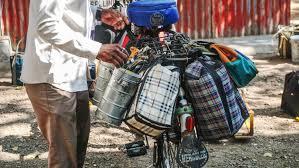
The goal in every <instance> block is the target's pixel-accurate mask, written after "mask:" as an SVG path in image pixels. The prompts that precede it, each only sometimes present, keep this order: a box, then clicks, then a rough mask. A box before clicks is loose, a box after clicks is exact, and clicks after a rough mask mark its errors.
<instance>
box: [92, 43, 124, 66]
mask: <svg viewBox="0 0 299 168" xmlns="http://www.w3.org/2000/svg"><path fill="white" fill-rule="evenodd" d="M97 59H99V60H102V61H104V62H108V63H112V64H114V65H115V66H116V67H117V68H119V67H121V66H122V65H123V64H124V63H126V62H127V60H128V53H127V52H126V50H124V49H123V48H122V47H121V46H120V45H118V44H103V45H102V47H101V49H100V51H99V54H98V56H97Z"/></svg>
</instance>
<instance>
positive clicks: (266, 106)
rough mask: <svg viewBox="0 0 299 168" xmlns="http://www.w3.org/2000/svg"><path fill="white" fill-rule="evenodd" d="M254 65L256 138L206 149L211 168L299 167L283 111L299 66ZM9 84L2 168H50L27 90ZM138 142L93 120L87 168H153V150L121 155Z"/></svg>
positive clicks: (298, 150)
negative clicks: (288, 81) (289, 76)
mask: <svg viewBox="0 0 299 168" xmlns="http://www.w3.org/2000/svg"><path fill="white" fill-rule="evenodd" d="M254 59H255V61H256V63H257V66H258V69H259V71H260V73H259V74H258V76H257V77H256V78H255V79H254V81H253V82H252V83H251V84H250V85H249V86H248V87H246V88H244V89H243V91H244V93H245V95H246V97H247V102H248V103H249V105H250V106H251V108H252V109H253V110H254V111H255V118H254V119H255V129H254V131H255V134H254V137H253V138H252V139H250V140H247V141H236V140H233V139H229V140H223V141H219V142H214V143H205V144H206V146H207V148H208V151H209V154H210V159H209V162H208V164H207V165H206V166H205V167H207V168H209V167H231V168H235V167H262V168H264V167H269V168H287V167H290V168H295V167H299V122H295V121H294V119H293V118H291V117H289V116H288V115H286V114H284V113H283V112H281V110H280V101H281V94H282V89H283V82H284V75H285V74H286V73H288V72H290V71H292V70H298V69H299V65H293V64H292V63H290V62H289V61H286V60H280V59H279V58H272V59H270V58H269V59H257V58H254ZM9 82H10V79H9V78H3V79H0V167H11V168H16V167H22V168H23V167H38V168H39V167H46V165H47V161H46V158H47V146H46V145H45V141H44V140H43V137H42V136H41V134H40V132H39V130H38V128H37V124H36V120H35V118H34V115H33V110H32V108H31V106H30V102H29V101H28V98H27V96H26V94H25V90H24V88H15V87H12V86H10V83H9ZM92 113H93V112H92ZM134 139H135V135H134V134H132V133H131V132H130V131H129V130H128V129H127V128H126V127H121V128H112V127H108V126H105V125H103V124H99V123H97V122H94V120H93V123H92V128H91V134H90V141H89V145H88V153H87V159H86V163H85V167H103V168H105V167H120V168H133V167H136V168H147V167H151V163H152V151H151V149H150V150H149V151H148V154H147V155H145V156H142V157H136V158H128V157H127V156H126V154H125V153H123V152H122V151H121V150H120V149H119V148H120V147H121V146H122V145H123V144H125V143H128V142H132V141H134ZM151 142H152V141H151ZM151 144H152V143H151Z"/></svg>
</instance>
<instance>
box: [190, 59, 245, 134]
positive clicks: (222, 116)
mask: <svg viewBox="0 0 299 168" xmlns="http://www.w3.org/2000/svg"><path fill="white" fill-rule="evenodd" d="M185 77H186V79H185V81H186V83H185V85H186V87H187V88H188V89H187V91H188V93H189V96H190V97H191V101H192V104H193V107H194V111H195V118H196V120H197V122H196V129H197V134H198V137H199V138H201V139H203V140H218V139H222V138H228V137H231V136H233V135H234V134H235V133H237V132H238V130H239V129H240V128H241V127H242V125H243V123H244V121H245V120H246V119H247V118H248V116H249V113H248V110H247V108H246V105H245V103H244V102H243V100H242V98H241V96H240V94H239V92H238V90H237V88H236V87H235V86H234V85H233V82H232V81H231V79H230V77H229V75H228V73H227V71H226V68H225V66H224V65H223V64H222V63H221V62H220V61H218V60H216V59H212V58H210V57H208V56H202V57H200V58H198V59H197V60H196V61H195V62H193V63H191V64H190V65H188V67H187V68H186V71H185Z"/></svg>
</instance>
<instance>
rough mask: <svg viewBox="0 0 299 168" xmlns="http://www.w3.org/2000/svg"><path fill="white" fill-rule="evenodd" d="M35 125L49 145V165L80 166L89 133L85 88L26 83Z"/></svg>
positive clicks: (63, 167)
mask: <svg viewBox="0 0 299 168" xmlns="http://www.w3.org/2000/svg"><path fill="white" fill-rule="evenodd" d="M25 87H26V91H27V94H28V97H29V99H30V101H31V103H32V106H33V109H34V112H35V114H36V117H37V122H38V126H39V128H40V130H41V132H42V134H43V136H44V137H45V138H46V140H47V142H48V147H49V155H48V167H50V168H81V167H83V164H84V160H85V155H86V149H87V143H88V137H89V132H90V113H89V103H88V91H82V92H66V91H63V90H61V89H58V88H56V87H54V86H52V85H50V84H26V85H25Z"/></svg>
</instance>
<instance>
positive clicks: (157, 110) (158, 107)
mask: <svg viewBox="0 0 299 168" xmlns="http://www.w3.org/2000/svg"><path fill="white" fill-rule="evenodd" d="M145 74H146V75H145V77H144V79H143V82H142V83H141V84H140V86H139V88H138V91H137V95H136V97H135V100H134V102H133V105H132V106H131V109H130V111H129V112H128V113H127V115H126V119H125V122H126V124H127V125H128V126H130V127H132V128H133V129H135V130H137V131H139V132H141V133H143V134H146V135H149V136H152V137H157V136H159V135H160V134H161V133H163V132H164V131H165V130H167V129H169V128H171V127H172V122H173V116H174V112H175V105H176V99H177V95H178V93H179V87H180V80H179V77H180V74H179V71H178V68H177V67H175V66H162V65H161V64H157V65H155V66H153V67H152V68H150V69H149V70H148V72H146V73H145Z"/></svg>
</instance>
